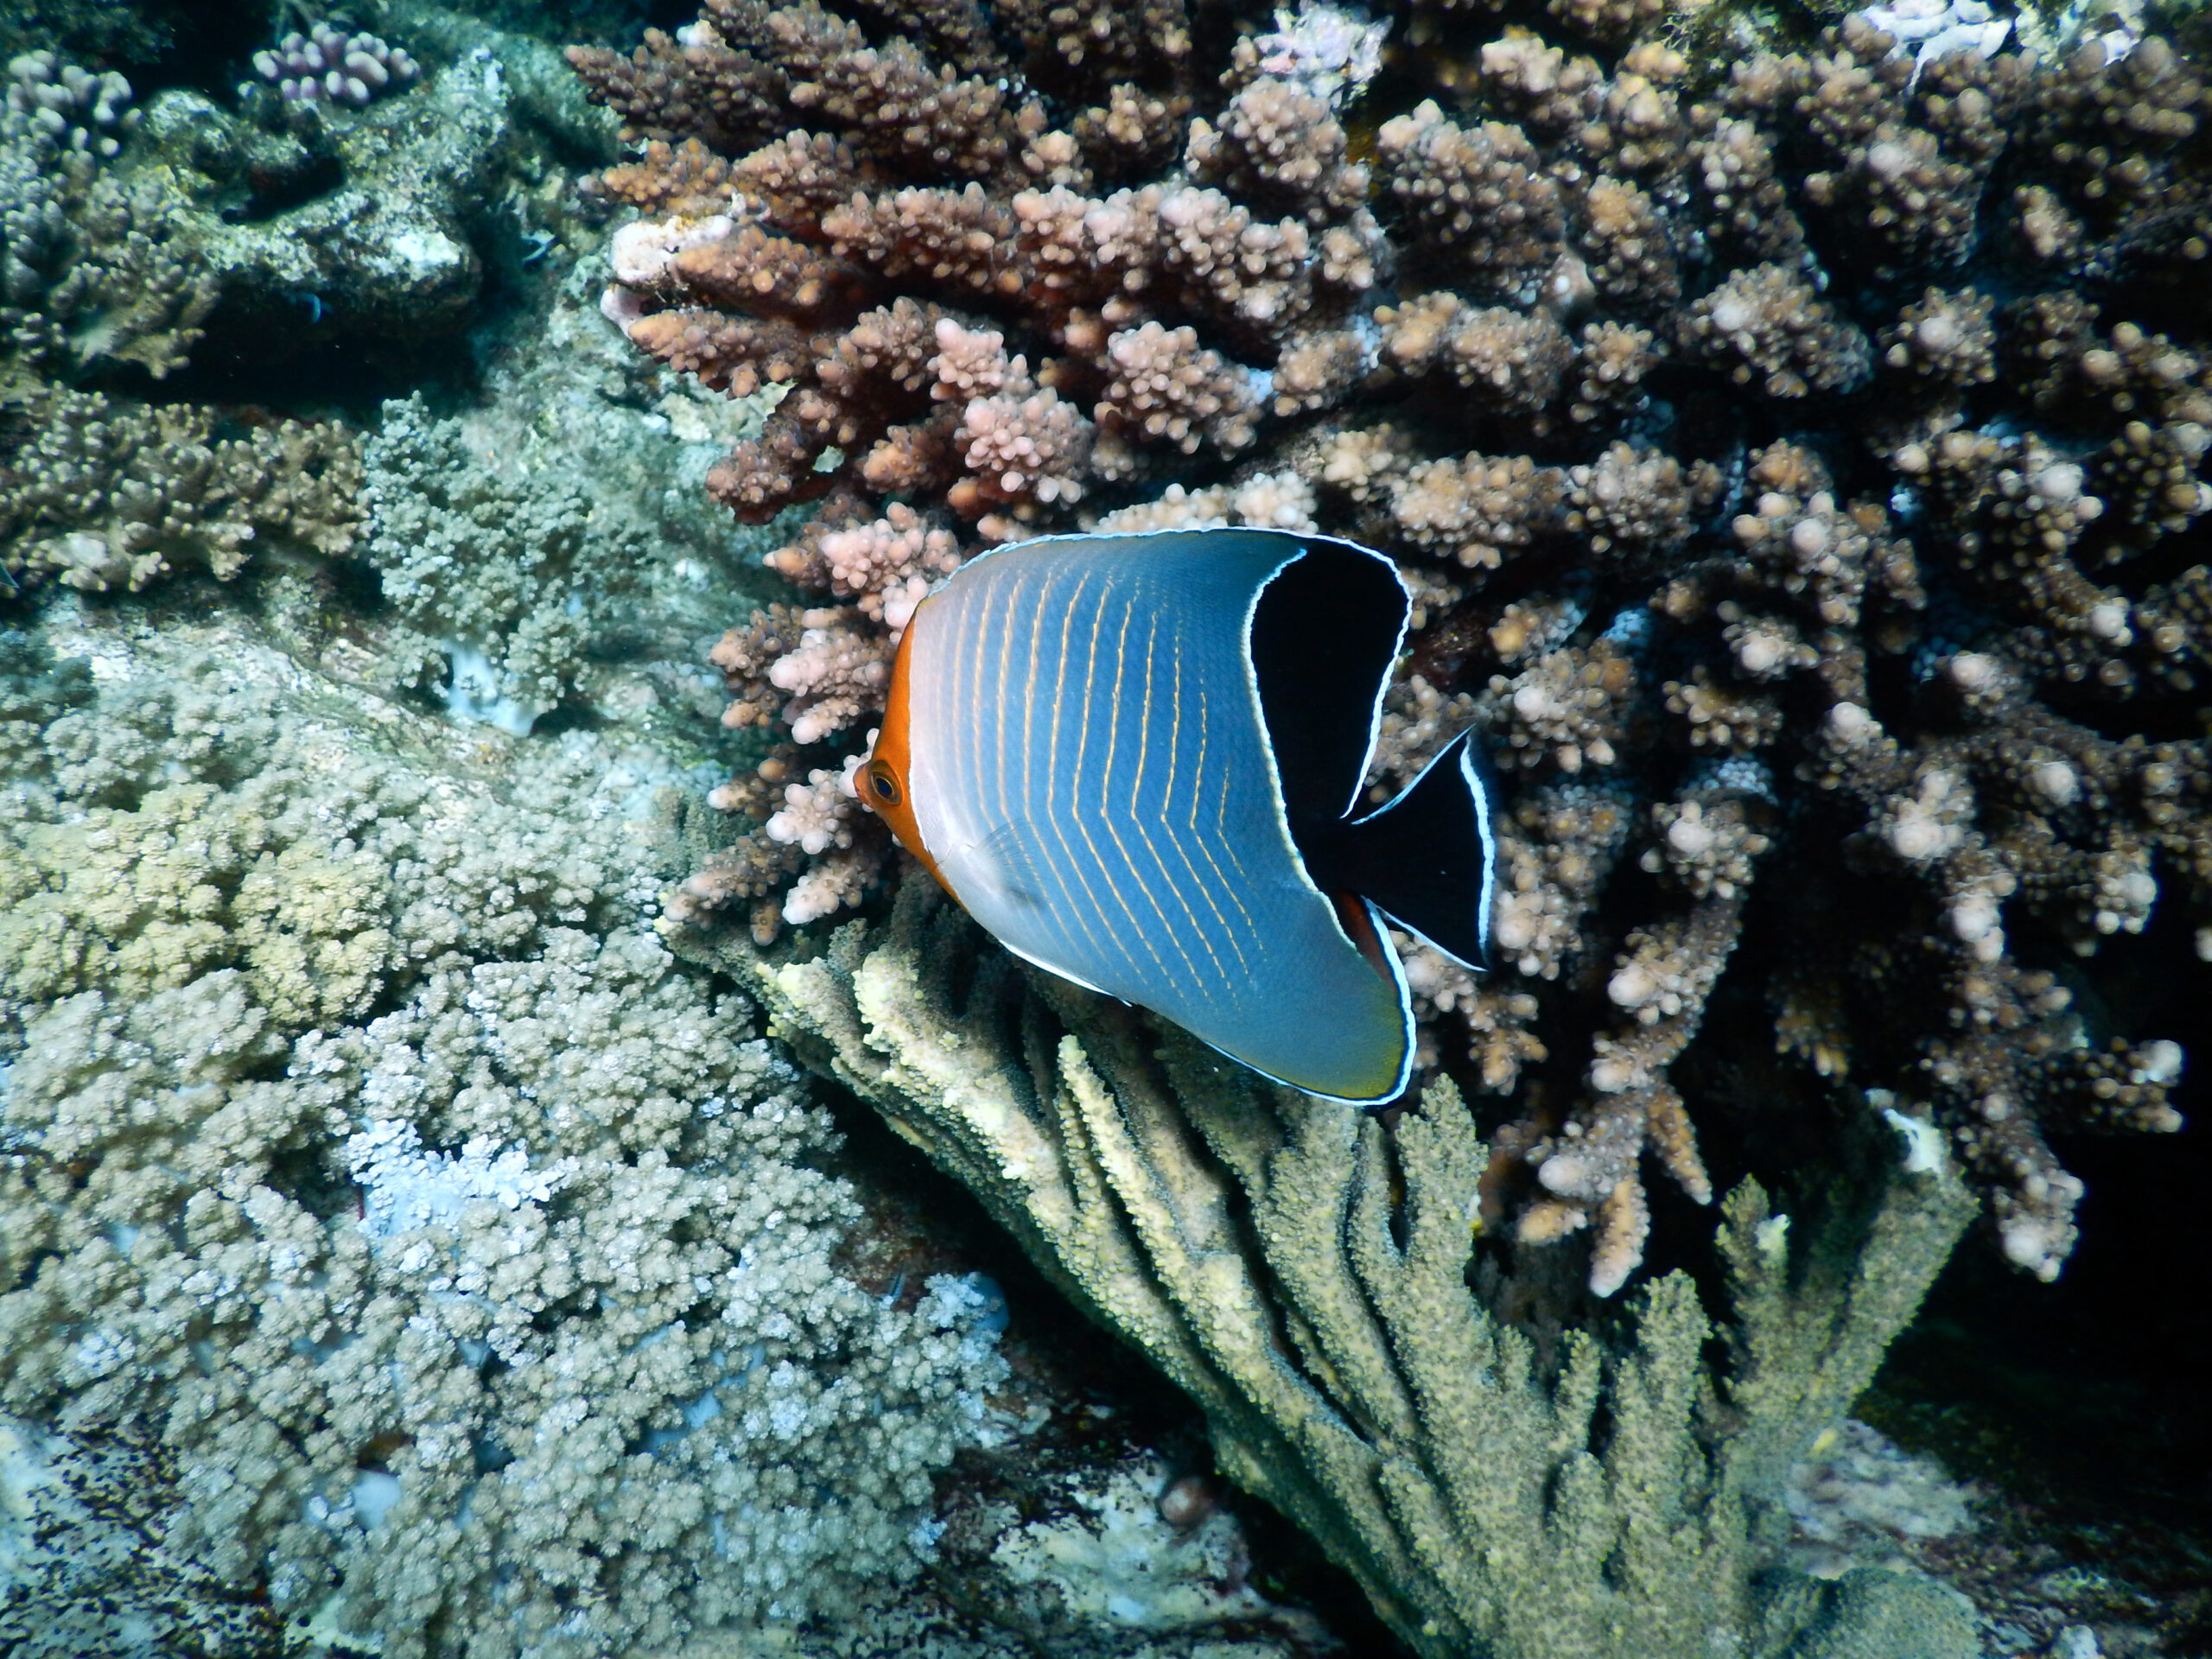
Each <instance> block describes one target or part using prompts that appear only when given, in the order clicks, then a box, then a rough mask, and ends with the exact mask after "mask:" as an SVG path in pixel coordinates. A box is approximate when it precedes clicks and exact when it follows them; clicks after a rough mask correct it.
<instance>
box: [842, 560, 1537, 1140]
mask: <svg viewBox="0 0 2212 1659" xmlns="http://www.w3.org/2000/svg"><path fill="white" fill-rule="evenodd" d="M1411 609H1412V607H1411V603H1410V601H1408V597H1407V594H1406V590H1405V588H1404V586H1403V584H1402V583H1401V582H1400V581H1399V579H1398V573H1397V570H1396V569H1395V566H1393V565H1392V564H1391V563H1390V561H1389V560H1388V559H1387V558H1384V557H1383V556H1382V555H1381V554H1379V553H1376V552H1372V551H1370V550H1368V549H1366V548H1363V547H1359V546H1357V545H1355V544H1353V543H1350V542H1341V541H1334V540H1332V539H1329V538H1327V537H1319V536H1301V535H1296V534H1293V533H1290V532H1287V531H1268V530H1243V529H1217V530H1194V531H1192V530H1185V531H1154V532H1152V533H1148V534H1143V535H1128V536H1048V537H1039V539H1037V540H1035V541H1027V542H1017V543H1011V544H1009V545H1007V546H1004V547H1000V548H996V549H994V550H991V551H990V552H988V553H986V554H983V555H982V556H979V557H977V558H976V559H974V560H972V561H971V562H970V563H968V564H966V565H964V566H963V567H962V568H961V569H959V570H958V571H957V572H955V573H954V574H953V575H950V576H949V577H948V578H946V579H945V581H944V582H943V583H942V584H940V586H939V587H938V588H937V590H936V591H935V592H934V593H932V594H931V595H930V596H929V597H928V598H927V599H925V600H924V601H922V603H921V605H920V606H919V607H918V608H917V609H916V610H915V612H914V614H913V618H912V620H911V621H910V622H909V623H908V624H907V626H906V635H905V638H904V639H901V640H900V642H899V654H898V658H897V661H896V663H895V664H894V665H893V671H892V683H891V693H890V700H889V705H888V708H887V711H886V714H885V717H884V723H883V728H882V729H881V731H880V733H879V734H877V738H876V742H875V747H874V750H873V751H872V752H871V753H870V754H869V757H868V761H867V763H866V764H865V765H864V766H861V769H860V772H859V785H860V791H861V798H862V799H863V800H865V801H866V802H867V803H868V805H869V806H871V807H872V808H874V810H875V811H876V812H878V813H879V814H880V815H881V816H882V817H884V818H885V819H886V820H887V822H888V823H889V824H890V825H891V828H892V829H893V832H894V833H895V834H896V835H897V836H898V837H899V841H900V842H902V843H903V844H904V845H905V846H906V849H907V850H908V851H910V852H912V854H913V855H915V856H916V857H917V858H918V859H920V860H921V861H922V862H923V863H924V864H925V865H926V866H927V867H928V868H929V869H930V871H931V873H932V874H934V875H935V876H936V877H937V879H938V881H940V882H941V883H943V884H944V887H945V890H946V891H947V892H949V893H951V895H952V896H953V897H954V898H955V899H957V900H959V902H960V903H961V904H962V905H963V906H965V907H966V909H967V910H968V912H969V914H970V915H972V916H973V917H974V918H976V920H977V921H978V922H980V923H981V924H982V925H983V926H984V927H985V928H987V929H988V930H989V931H991V932H992V933H993V934H994V935H995V936H996V937H997V938H998V939H999V941H1000V942H1001V944H1004V945H1005V946H1006V947H1007V950H1011V951H1013V952H1014V954H1015V955H1016V956H1019V957H1025V958H1027V960H1028V961H1031V962H1033V963H1037V964H1038V965H1039V967H1042V968H1046V969H1051V970H1052V972H1053V973H1056V974H1058V975H1060V976H1062V977H1064V978H1066V979H1070V980H1073V981H1074V982H1076V983H1077V984H1079V985H1083V986H1085V987H1087V988H1090V989H1092V990H1096V991H1102V992H1104V993H1105V994H1106V995H1110V996H1116V997H1119V998H1121V999H1122V1001H1126V1002H1133V1003H1135V1004H1137V1005H1139V1006H1140V1007H1147V1008H1150V1009H1152V1010H1153V1011H1154V1012H1155V1013H1157V1014H1163V1015H1165V1016H1166V1018H1168V1019H1170V1020H1173V1021H1175V1023H1176V1024H1178V1025H1179V1026H1181V1027H1184V1028H1185V1029H1186V1030H1188V1031H1190V1032H1191V1033H1193V1034H1194V1035H1196V1036H1198V1037H1199V1038H1202V1039H1204V1040H1205V1041H1206V1042H1208V1043H1211V1044H1212V1045H1213V1046H1214V1047H1216V1048H1217V1049H1219V1050H1220V1051H1221V1052H1223V1053H1224V1054H1227V1055H1229V1056H1230V1057H1231V1058H1235V1059H1237V1060H1241V1061H1243V1063H1244V1064H1245V1065H1249V1066H1250V1067H1251V1068H1252V1069H1253V1070H1255V1071H1259V1072H1262V1073H1264V1074H1265V1075H1266V1076H1268V1077H1272V1078H1274V1079H1276V1080H1277V1081H1279V1082H1282V1083H1287V1084H1292V1085H1293V1086H1294V1087H1296V1088H1299V1089H1303V1090H1306V1091H1307V1092H1308V1093H1310V1094H1315V1095H1321V1096H1327V1097H1328V1098H1331V1099H1333V1100H1340V1101H1347V1102H1351V1103H1356V1104H1358V1105H1363V1106H1379V1105H1382V1104H1383V1103H1387V1102H1389V1101H1391V1100H1394V1099H1395V1098H1396V1097H1397V1096H1398V1095H1399V1094H1400V1093H1402V1091H1403V1090H1404V1089H1405V1086H1406V1080H1407V1078H1408V1076H1409V1075H1410V1074H1411V1072H1412V1069H1413V1055H1414V1020H1413V1007H1412V1003H1411V1001H1410V999H1409V997H1408V993H1407V989H1406V979H1405V975H1404V972H1403V971H1402V969H1401V968H1400V966H1399V963H1398V958H1397V953H1396V951H1395V950H1394V949H1392V947H1391V944H1390V940H1389V935H1388V934H1387V933H1386V932H1385V931H1384V930H1383V926H1382V925H1381V923H1382V919H1383V918H1389V920H1390V921H1393V922H1395V923H1396V924H1398V925H1400V926H1402V927H1403V928H1404V929H1406V930H1407V931H1409V932H1412V933H1416V934H1419V935H1420V936H1421V938H1425V939H1427V941H1428V942H1429V943H1430V944H1433V945H1435V946H1436V947H1437V948H1438V949H1439V950H1442V951H1444V952H1445V953H1446V955H1448V956H1451V957H1455V958H1456V959H1458V960H1459V961H1460V962H1461V963H1465V964H1467V965H1468V966H1470V967H1480V966H1482V965H1484V962H1485V959H1486V957H1487V955H1488V951H1489V944H1490V912H1491V889H1492V886H1493V882H1494V880H1495V870H1496V868H1497V846H1496V842H1495V838H1494V836H1493V833H1492V829H1491V791H1490V785H1489V782H1488V779H1487V775H1486V773H1485V772H1484V767H1483V765H1482V762H1481V760H1480V759H1479V758H1478V754H1477V753H1476V750H1475V747H1474V745H1473V742H1472V737H1471V734H1467V733H1463V734H1460V736H1459V737H1458V738H1456V739H1455V740H1453V741H1452V743H1451V744H1450V745H1448V746H1447V747H1446V748H1445V750H1444V752H1443V753H1441V754H1440V755H1438V756H1437V757H1436V759H1435V760H1433V762H1431V763H1430V765H1429V766H1428V767H1427V770H1426V771H1424V772H1422V773H1421V776H1420V777H1419V778H1416V779H1414V781H1413V782H1412V783H1411V784H1410V785H1408V786H1407V788H1406V790H1405V791H1404V792H1403V793H1402V794H1401V795H1400V796H1399V797H1398V798H1396V799H1395V800H1394V801H1392V802H1391V803H1390V804H1389V805H1387V806H1385V807H1383V808H1382V809H1380V810H1377V811H1375V812H1371V813H1369V814H1368V815H1366V816H1365V817H1354V816H1353V813H1354V811H1355V810H1356V809H1357V804H1358V802H1359V798H1360V792H1361V787H1362V785H1363V783H1364V781H1365V779H1366V774H1367V768H1368V764H1369V761H1370V758H1371V756H1372V754H1373V752H1374V747H1375V741H1376V733H1377V730H1378V728H1379V727H1380V724H1381V721H1382V712H1383V690H1384V689H1385V687H1386V685H1387V684H1388V682H1389V676H1390V671H1391V668H1392V666H1393V665H1394V664H1395V662H1396V660H1397V658H1398V653H1399V651H1400V650H1401V648H1402V645H1403V644H1404V640H1405V633H1406V624H1407V620H1408V616H1409V614H1410V613H1411Z"/></svg>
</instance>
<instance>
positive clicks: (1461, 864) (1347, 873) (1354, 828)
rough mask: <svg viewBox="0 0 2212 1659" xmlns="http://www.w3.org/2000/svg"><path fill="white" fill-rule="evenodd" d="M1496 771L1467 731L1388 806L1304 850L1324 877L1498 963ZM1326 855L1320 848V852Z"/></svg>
mask: <svg viewBox="0 0 2212 1659" xmlns="http://www.w3.org/2000/svg"><path fill="white" fill-rule="evenodd" d="M1491 808H1492V796H1491V786H1490V778H1489V774H1488V771H1487V769H1486V768H1485V766H1484V763H1483V758H1482V755H1481V753H1480V752H1479V751H1478V750H1477V748H1476V747H1475V741H1474V734H1473V733H1471V732H1462V733H1461V734H1459V736H1458V737H1456V738H1454V739H1452V741H1451V742H1450V743H1448V744H1446V746H1445V748H1444V752H1443V753H1441V754H1440V755H1438V756H1437V757H1436V759H1435V760H1432V761H1430V762H1429V764H1428V767H1427V770H1426V771H1424V772H1422V773H1421V776H1420V777H1418V778H1416V779H1414V780H1413V782H1412V783H1410V784H1408V785H1406V789H1405V792H1404V793H1403V794H1402V795H1400V796H1399V797H1398V798H1397V799H1395V800H1394V801H1392V802H1391V803H1390V804H1389V805H1388V806H1386V807H1383V808H1382V809H1381V810H1378V811H1376V812H1372V813H1370V814H1369V815H1368V816H1367V817H1363V818H1360V819H1357V820H1355V821H1353V822H1351V823H1339V824H1336V825H1333V826H1331V829H1330V830H1329V832H1328V833H1327V834H1325V836H1315V837H1314V840H1315V842H1316V843H1317V844H1316V845H1315V846H1313V848H1310V849H1305V850H1306V859H1307V865H1308V868H1309V870H1310V871H1311V873H1312V874H1313V880H1314V882H1315V885H1317V886H1319V887H1321V888H1322V890H1323V891H1324V892H1332V893H1338V892H1349V893H1357V894H1359V895H1360V896H1361V897H1362V898H1363V899H1368V900H1370V902H1371V903H1373V905H1374V906H1375V907H1376V909H1377V910H1380V911H1382V912H1383V914H1385V915H1386V916H1388V917H1389V918H1390V919H1391V920H1392V921H1394V922H1396V923H1397V924H1398V925H1400V926H1401V927H1403V928H1406V929H1408V931H1412V932H1414V933H1418V934H1420V935H1421V938H1424V939H1427V941H1428V942H1429V943H1430V944H1433V945H1434V946H1435V947H1436V948H1437V949H1438V950H1441V951H1443V952H1444V953H1445V954H1446V956H1449V957H1456V958H1458V959H1459V961H1460V962H1462V963H1465V964H1466V965H1467V966H1468V967H1470V968H1484V967H1487V966H1488V965H1489V958H1490V922H1491V917H1490V912H1491V897H1492V892H1493V889H1494V888H1495V887H1496V885H1497V835H1496V832H1495V830H1494V829H1493V828H1492V825H1491V817H1492V811H1491ZM1317 855H1318V856H1317Z"/></svg>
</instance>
